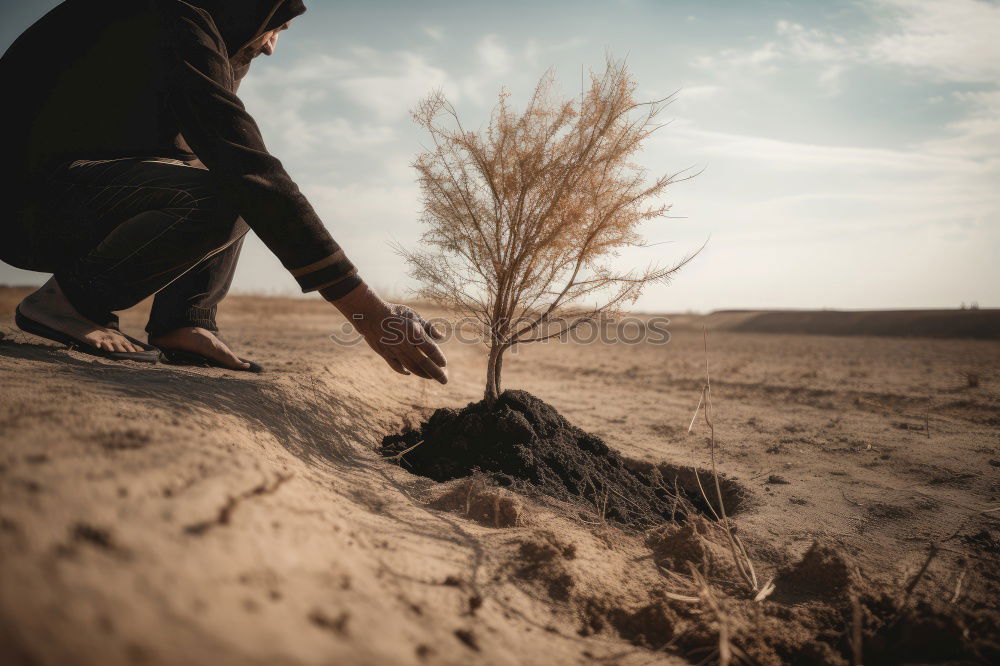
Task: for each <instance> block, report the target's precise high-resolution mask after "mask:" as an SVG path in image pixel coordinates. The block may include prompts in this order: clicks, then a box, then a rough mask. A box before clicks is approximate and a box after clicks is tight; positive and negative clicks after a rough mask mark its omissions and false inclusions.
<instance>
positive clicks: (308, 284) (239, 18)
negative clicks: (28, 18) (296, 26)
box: [0, 0, 360, 298]
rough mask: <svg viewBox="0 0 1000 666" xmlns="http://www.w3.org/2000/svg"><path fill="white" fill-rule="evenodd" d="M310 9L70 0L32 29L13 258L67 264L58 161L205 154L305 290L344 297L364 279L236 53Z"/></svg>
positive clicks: (7, 60) (18, 86) (14, 143)
mask: <svg viewBox="0 0 1000 666" xmlns="http://www.w3.org/2000/svg"><path fill="white" fill-rule="evenodd" d="M304 11H305V6H304V5H303V4H302V2H301V0H190V1H189V2H182V1H181V0H66V1H65V2H63V3H62V4H60V5H59V6H58V7H56V8H55V9H53V10H52V11H51V12H49V13H48V14H47V15H46V16H45V17H43V18H42V19H41V20H39V21H38V22H37V23H35V24H34V25H33V26H31V28H29V29H28V30H27V31H26V32H25V33H24V34H23V35H21V36H20V37H19V38H18V39H17V41H16V42H14V44H13V45H12V46H11V47H10V49H8V51H7V52H6V53H5V54H4V56H3V58H2V60H0V87H2V89H3V90H4V91H5V92H6V99H7V102H6V103H5V104H4V106H5V109H4V111H5V115H6V116H7V119H6V126H7V131H8V135H7V140H6V146H5V153H6V154H5V155H4V157H3V160H2V166H0V169H2V174H0V176H2V181H0V189H2V191H3V192H4V195H5V196H4V202H5V204H9V203H10V202H13V204H14V206H15V209H16V211H17V212H16V214H14V215H11V214H9V212H5V213H4V215H2V216H0V238H2V239H3V243H2V247H0V259H2V260H3V261H5V262H7V263H9V264H13V265H14V266H18V267H21V268H26V269H29V270H37V271H44V272H54V271H55V270H56V269H57V268H58V267H56V266H50V265H47V263H46V261H45V260H44V258H43V257H44V256H45V252H44V251H41V249H40V245H41V244H44V242H45V238H44V237H40V234H38V233H37V231H38V229H39V228H40V227H39V226H37V225H38V222H37V219H36V214H37V210H36V202H37V201H38V197H39V196H41V193H40V183H41V182H42V179H43V178H44V177H45V174H46V173H47V172H48V171H49V170H51V169H52V168H54V167H55V166H56V165H58V164H62V163H64V162H66V161H68V160H74V159H87V160H95V159H109V158H118V157H171V158H175V159H181V160H185V161H193V160H194V159H195V157H197V159H198V160H200V161H201V162H202V163H203V164H204V165H205V166H206V167H207V168H208V169H209V173H210V174H211V177H212V178H213V179H214V180H215V182H216V183H217V184H218V187H219V192H220V194H221V195H222V196H223V197H224V198H225V199H226V200H228V201H229V202H230V203H231V204H232V205H233V207H234V208H235V209H236V210H237V211H239V214H240V215H241V216H242V217H243V219H244V220H246V222H247V224H249V225H250V227H251V228H252V229H253V230H254V231H255V232H256V233H257V235H258V236H259V237H260V238H261V240H263V241H264V243H265V244H266V245H267V247H268V248H270V250H271V251H272V252H274V254H275V255H276V256H277V257H278V259H280V260H281V262H282V264H284V266H285V268H287V269H288V270H289V271H290V272H291V273H292V275H294V276H295V278H296V279H297V280H298V282H299V284H300V286H301V287H302V289H303V291H313V290H317V289H322V291H323V294H324V295H325V296H327V297H328V298H337V297H339V296H341V295H343V294H345V293H347V292H348V291H350V289H353V288H354V287H355V286H357V285H358V284H360V279H359V278H358V277H357V275H356V270H355V268H354V266H353V265H352V264H351V262H350V261H349V260H348V259H347V257H346V256H345V255H344V253H343V251H342V250H341V249H340V247H339V246H338V245H337V243H336V242H334V240H333V239H332V238H331V237H330V234H329V233H328V232H327V230H326V228H325V227H324V226H323V223H322V222H321V221H320V219H319V217H318V216H317V215H316V213H315V211H314V210H313V208H312V206H310V204H309V202H308V201H306V199H305V197H304V196H303V195H302V193H301V192H300V191H299V189H298V187H297V186H296V185H295V183H294V182H293V181H292V179H291V178H290V177H289V176H288V174H287V173H286V172H285V169H284V167H282V165H281V162H280V161H278V160H277V159H276V158H275V157H273V156H271V155H270V154H269V153H268V151H267V149H266V148H265V146H264V142H263V140H262V139H261V135H260V131H259V130H258V128H257V125H256V123H255V122H254V120H253V118H251V117H250V115H249V114H248V113H247V112H246V110H245V109H244V107H243V104H242V102H240V99H239V98H238V97H237V96H236V89H237V87H238V84H239V80H240V78H242V75H243V74H245V73H246V72H245V69H244V71H241V72H240V71H234V69H233V66H232V65H231V64H230V61H229V58H230V56H232V55H235V54H236V52H237V51H238V50H239V49H240V48H241V47H243V46H244V45H246V44H248V43H249V42H251V41H252V40H254V39H255V38H256V37H259V36H260V35H262V34H263V33H264V32H266V31H268V30H271V29H273V28H276V27H278V26H280V25H282V24H284V23H285V22H287V21H289V20H290V19H292V18H293V17H295V16H297V15H299V14H301V13H303V12H304ZM192 153H193V154H192Z"/></svg>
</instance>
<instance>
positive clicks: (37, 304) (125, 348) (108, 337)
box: [18, 278, 146, 352]
mask: <svg viewBox="0 0 1000 666" xmlns="http://www.w3.org/2000/svg"><path fill="white" fill-rule="evenodd" d="M18 308H20V310H21V313H22V314H24V316H25V317H27V318H28V319H32V320H34V321H37V322H38V323H39V324H45V325H46V326H48V327H49V328H54V329H55V330H57V331H59V332H60V333H65V334H66V335H68V336H70V337H72V338H74V339H76V340H79V341H80V343H81V345H89V346H91V347H96V348H98V349H103V350H104V351H109V352H141V351H146V350H145V349H142V348H141V347H138V346H136V345H135V344H133V343H132V342H129V340H128V338H126V337H125V336H124V335H122V334H121V332H120V331H116V330H114V329H113V328H105V327H103V326H98V325H97V324H95V323H94V322H92V321H90V320H89V319H86V318H85V317H84V316H83V315H81V314H80V313H79V312H77V311H76V309H75V308H74V307H73V306H72V305H70V302H69V301H68V300H66V296H65V295H64V294H63V292H62V289H60V288H59V283H58V282H56V279H55V278H50V279H49V281H48V282H46V283H45V284H43V285H42V286H41V288H40V289H39V290H38V291H36V292H35V293H33V294H31V295H29V296H28V297H27V298H25V299H24V300H23V301H21V304H20V305H19V306H18Z"/></svg>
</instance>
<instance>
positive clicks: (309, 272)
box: [290, 249, 358, 292]
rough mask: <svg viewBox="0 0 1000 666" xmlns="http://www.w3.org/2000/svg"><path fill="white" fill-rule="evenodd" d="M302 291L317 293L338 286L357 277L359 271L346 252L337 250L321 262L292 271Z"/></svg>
mask: <svg viewBox="0 0 1000 666" xmlns="http://www.w3.org/2000/svg"><path fill="white" fill-rule="evenodd" d="M290 272H291V274H292V276H293V277H294V278H295V279H296V280H297V281H298V283H299V287H301V288H302V291H304V292H309V291H317V290H320V289H326V288H330V287H333V286H335V285H337V284H338V283H340V282H342V281H345V280H347V279H349V278H350V277H351V276H353V275H356V274H357V272H358V269H357V268H356V267H355V266H354V264H352V263H351V260H350V259H348V258H347V255H345V254H344V251H343V250H341V249H337V250H336V251H334V252H333V253H331V254H329V255H327V256H326V257H324V258H323V259H320V260H319V261H314V262H312V263H311V264H307V265H305V266H300V267H299V268H293V269H290Z"/></svg>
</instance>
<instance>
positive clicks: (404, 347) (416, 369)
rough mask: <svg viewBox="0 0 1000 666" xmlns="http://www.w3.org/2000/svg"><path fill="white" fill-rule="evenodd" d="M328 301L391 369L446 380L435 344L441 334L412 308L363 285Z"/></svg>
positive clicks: (445, 372) (442, 360) (441, 357)
mask: <svg viewBox="0 0 1000 666" xmlns="http://www.w3.org/2000/svg"><path fill="white" fill-rule="evenodd" d="M331 303H333V304H334V305H335V306H336V307H337V309H338V310H340V311H341V312H342V313H343V315H344V316H345V317H347V320H348V321H349V322H351V324H352V325H353V326H354V327H355V328H356V329H358V332H359V333H361V335H362V336H363V337H364V339H365V342H367V343H368V346H369V347H371V348H372V349H373V350H374V351H375V353H376V354H378V355H379V356H381V357H382V358H384V359H385V362H386V363H388V364H389V367H391V368H392V369H393V370H395V371H396V372H398V373H400V374H401V375H409V374H414V375H416V376H418V377H423V378H424V379H436V380H437V381H439V382H441V383H442V384H447V383H448V373H447V371H446V370H445V366H447V364H448V363H447V361H445V358H444V354H442V353H441V350H440V349H439V348H438V346H437V345H436V344H435V343H434V340H440V339H441V338H442V337H443V336H442V334H441V332H440V331H438V330H437V329H435V328H434V326H432V325H431V324H430V323H428V322H427V321H425V320H424V319H423V318H422V317H421V316H420V315H418V314H417V313H416V312H414V311H413V309H412V308H408V307H406V306H405V305H394V304H392V303H386V302H385V301H383V300H382V299H381V298H379V297H378V295H377V294H376V293H375V292H374V291H372V290H371V289H370V288H369V287H368V285H365V284H362V285H361V286H359V287H357V288H355V289H354V290H353V291H351V292H350V293H348V294H347V295H346V296H344V297H343V298H338V299H337V300H335V301H331Z"/></svg>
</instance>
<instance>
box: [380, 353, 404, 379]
mask: <svg viewBox="0 0 1000 666" xmlns="http://www.w3.org/2000/svg"><path fill="white" fill-rule="evenodd" d="M384 358H385V362H386V363H387V364H389V367H390V368H392V369H393V370H395V371H396V372H398V373H399V374H401V375H408V374H410V371H409V370H407V369H406V368H405V367H403V364H402V363H400V362H399V359H397V358H394V357H392V356H386V357H384Z"/></svg>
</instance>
